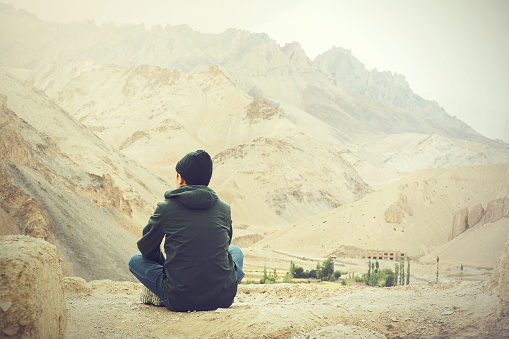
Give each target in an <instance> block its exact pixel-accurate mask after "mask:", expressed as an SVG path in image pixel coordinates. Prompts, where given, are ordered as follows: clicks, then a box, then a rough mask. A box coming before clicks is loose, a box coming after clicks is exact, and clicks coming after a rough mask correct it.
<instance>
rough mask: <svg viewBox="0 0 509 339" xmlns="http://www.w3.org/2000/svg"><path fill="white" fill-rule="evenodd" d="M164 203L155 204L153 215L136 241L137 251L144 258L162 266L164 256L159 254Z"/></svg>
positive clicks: (162, 236)
mask: <svg viewBox="0 0 509 339" xmlns="http://www.w3.org/2000/svg"><path fill="white" fill-rule="evenodd" d="M165 205H166V203H165V202H164V201H162V202H160V203H158V204H157V207H156V209H155V211H154V213H153V214H152V215H151V216H150V218H149V220H148V223H147V225H146V226H145V228H143V236H142V237H141V239H140V240H138V249H139V250H140V253H141V255H142V256H143V257H144V258H147V259H151V260H154V261H156V262H158V263H159V264H161V265H164V256H163V253H162V252H161V242H162V241H163V238H164V233H163V225H162V222H163V213H162V211H163V209H164V207H165Z"/></svg>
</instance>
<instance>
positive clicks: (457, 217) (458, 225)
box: [449, 207, 468, 240]
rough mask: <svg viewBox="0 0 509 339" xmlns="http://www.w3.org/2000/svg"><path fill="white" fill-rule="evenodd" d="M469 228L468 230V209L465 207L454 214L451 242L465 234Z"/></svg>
mask: <svg viewBox="0 0 509 339" xmlns="http://www.w3.org/2000/svg"><path fill="white" fill-rule="evenodd" d="M467 228H468V208H466V207H464V208H462V209H460V210H459V211H458V212H456V214H454V218H453V221H452V229H451V234H450V235H449V240H452V239H454V238H456V237H457V236H458V235H460V234H461V233H463V232H464V231H465V230H466V229H467Z"/></svg>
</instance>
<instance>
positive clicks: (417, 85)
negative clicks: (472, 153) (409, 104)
mask: <svg viewBox="0 0 509 339" xmlns="http://www.w3.org/2000/svg"><path fill="white" fill-rule="evenodd" d="M0 1H2V2H8V3H12V4H13V5H14V6H15V7H16V8H24V9H26V10H28V11H30V12H32V13H34V14H36V15H37V16H38V17H39V18H40V19H42V20H48V21H57V22H63V23H68V22H72V21H83V20H94V21H95V22H96V23H97V24H101V23H102V22H105V21H114V22H115V23H117V24H123V23H144V24H145V27H146V28H147V29H148V28H150V27H152V26H153V25H156V24H161V25H163V26H165V25H166V24H169V25H171V26H173V25H177V24H187V25H189V26H190V27H191V28H192V29H194V30H196V31H199V32H203V33H222V32H223V31H224V30H225V29H227V28H231V27H233V28H239V29H244V30H248V31H250V32H264V33H267V34H268V35H269V36H270V37H271V38H272V39H274V40H276V41H277V42H278V43H279V44H280V45H282V46H283V45H284V44H285V43H287V42H292V41H297V42H299V43H300V44H301V45H302V47H303V49H304V50H305V52H306V54H307V55H308V57H310V58H311V59H313V58H314V57H316V56H317V55H318V54H321V53H323V52H325V51H327V50H328V49H330V48H331V47H332V46H338V47H343V48H346V49H350V50H352V53H353V55H354V56H355V57H357V58H358V59H359V60H360V61H361V62H362V63H363V64H364V65H365V66H366V68H367V69H369V70H371V69H373V68H377V69H378V70H380V71H391V72H397V73H399V74H403V75H404V76H405V77H406V79H407V80H408V82H409V84H410V87H411V88H412V90H413V91H414V92H415V93H416V94H418V95H420V96H422V97H424V98H425V99H429V100H435V101H437V102H438V103H439V104H440V106H442V107H444V108H445V109H446V111H447V112H448V113H449V114H451V115H456V116H457V117H458V118H460V119H461V120H463V121H465V122H466V123H468V124H469V125H471V126H472V127H473V128H474V129H475V130H477V131H478V132H480V133H481V134H483V135H485V136H488V137H490V138H498V139H504V137H505V135H504V132H505V126H506V121H507V120H509V103H508V100H507V98H509V20H508V17H509V1H506V0H349V1H346V0H276V1H273V0H258V1H252V0H250V1H247V0H215V1H210V0H209V1H202V0H187V1H182V0H145V1H141V0H87V1H78V0H44V1H42V0H0ZM505 141H506V142H509V140H505Z"/></svg>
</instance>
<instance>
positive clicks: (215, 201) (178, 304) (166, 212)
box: [138, 185, 237, 311]
mask: <svg viewBox="0 0 509 339" xmlns="http://www.w3.org/2000/svg"><path fill="white" fill-rule="evenodd" d="M164 197H165V200H164V201H161V202H160V203H159V204H157V208H156V210H155V211H154V214H153V215H152V216H151V217H150V219H149V221H148V224H147V226H145V228H144V229H143V236H142V238H141V239H140V240H139V241H138V249H139V250H140V252H141V254H142V255H143V257H145V258H148V259H152V260H154V261H157V262H159V263H160V264H161V265H164V274H163V281H162V285H163V290H164V293H165V295H166V296H167V297H168V301H169V302H170V304H171V306H172V308H173V309H174V310H175V311H192V310H196V311H201V310H212V309H216V308H219V307H229V306H230V305H231V304H232V303H233V299H234V297H235V295H236V293H237V280H236V276H235V269H234V264H233V259H232V257H231V254H230V252H228V247H229V245H230V242H231V238H232V221H231V211H230V206H229V205H228V204H227V203H226V202H224V201H223V200H221V199H219V197H218V196H217V194H216V193H215V192H214V191H213V190H211V189H210V188H209V187H207V186H201V185H189V186H181V187H180V188H178V189H175V190H173V191H168V192H166V193H165V194H164ZM164 237H166V239H165V241H164V251H165V253H166V259H165V258H164V256H163V254H162V252H161V249H160V244H161V241H162V240H163V238H164Z"/></svg>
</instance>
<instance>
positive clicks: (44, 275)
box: [0, 236, 67, 338]
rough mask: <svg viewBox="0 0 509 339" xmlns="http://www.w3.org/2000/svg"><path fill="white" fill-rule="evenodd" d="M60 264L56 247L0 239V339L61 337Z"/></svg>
mask: <svg viewBox="0 0 509 339" xmlns="http://www.w3.org/2000/svg"><path fill="white" fill-rule="evenodd" d="M60 261H61V259H60V257H59V256H58V254H57V249H56V247H55V246H53V245H51V244H49V243H48V242H46V241H44V240H42V239H38V238H33V237H30V236H3V237H0V272H2V274H1V275H0V286H2V288H1V289H0V304H1V308H2V310H1V311H0V336H16V337H23V338H64V337H65V332H66V327H67V308H66V302H65V297H64V291H63V288H62V280H63V273H62V268H61V266H60Z"/></svg>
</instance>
